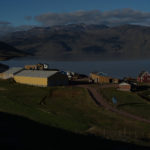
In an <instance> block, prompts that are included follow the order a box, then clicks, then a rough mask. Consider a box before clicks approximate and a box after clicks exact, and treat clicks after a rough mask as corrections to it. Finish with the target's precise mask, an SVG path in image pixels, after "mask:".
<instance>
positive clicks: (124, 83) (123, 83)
mask: <svg viewBox="0 0 150 150" xmlns="http://www.w3.org/2000/svg"><path fill="white" fill-rule="evenodd" d="M119 85H130V84H128V83H126V82H122V83H120V84H119Z"/></svg>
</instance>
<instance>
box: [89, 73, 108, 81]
mask: <svg viewBox="0 0 150 150" xmlns="http://www.w3.org/2000/svg"><path fill="white" fill-rule="evenodd" d="M90 78H91V79H92V80H93V81H94V82H95V83H110V78H109V77H105V76H99V75H96V74H93V73H91V74H90Z"/></svg>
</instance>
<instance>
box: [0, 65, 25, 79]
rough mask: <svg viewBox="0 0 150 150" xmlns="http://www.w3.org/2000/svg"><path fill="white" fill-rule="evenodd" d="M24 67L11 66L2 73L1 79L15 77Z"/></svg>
mask: <svg viewBox="0 0 150 150" xmlns="http://www.w3.org/2000/svg"><path fill="white" fill-rule="evenodd" d="M22 70H23V68H21V67H13V68H9V69H8V70H7V71H5V72H2V73H0V78H1V79H10V78H13V77H14V75H15V74H17V73H19V72H21V71H22Z"/></svg>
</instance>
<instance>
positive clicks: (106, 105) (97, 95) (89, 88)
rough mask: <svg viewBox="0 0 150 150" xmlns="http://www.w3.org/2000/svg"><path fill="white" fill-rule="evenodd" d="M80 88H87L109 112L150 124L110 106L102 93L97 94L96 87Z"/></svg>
mask: <svg viewBox="0 0 150 150" xmlns="http://www.w3.org/2000/svg"><path fill="white" fill-rule="evenodd" d="M78 86H79V87H83V88H86V89H87V90H88V91H89V93H90V95H91V97H92V98H93V100H94V101H95V102H96V103H97V104H98V105H101V106H103V107H104V108H105V109H107V110H109V111H112V112H115V113H118V114H120V115H122V116H125V117H128V118H132V119H135V120H138V121H142V122H146V123H150V120H147V119H144V118H142V117H139V116H136V115H132V114H130V113H127V112H124V111H121V110H118V109H116V108H114V107H112V106H111V105H109V104H108V103H107V102H106V100H105V99H104V98H103V97H102V95H101V94H100V93H98V92H97V89H96V88H94V87H91V86H89V85H78Z"/></svg>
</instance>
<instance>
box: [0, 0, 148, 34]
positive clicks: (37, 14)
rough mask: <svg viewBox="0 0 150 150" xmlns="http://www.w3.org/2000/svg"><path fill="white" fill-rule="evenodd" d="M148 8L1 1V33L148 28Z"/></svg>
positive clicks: (140, 4)
mask: <svg viewBox="0 0 150 150" xmlns="http://www.w3.org/2000/svg"><path fill="white" fill-rule="evenodd" d="M149 6H150V0H0V31H2V30H3V31H4V30H6V31H9V30H16V26H17V29H18V28H19V29H22V28H27V29H28V27H30V26H31V25H40V26H52V25H57V24H58V25H59V24H60V25H62V24H64V23H66V24H67V23H81V22H83V23H87V24H88V23H89V24H90V23H95V24H106V25H111V24H112V25H116V24H123V23H135V24H136V23H137V24H138V23H139V22H140V23H141V24H146V25H147V24H148V25H149V24H150V23H149V20H148V19H149V18H150V7H149ZM111 14H113V15H111ZM138 16H139V17H138ZM92 18H94V19H93V20H92ZM121 18H123V20H121V22H120V21H119V20H120V19H121ZM138 19H139V20H138ZM88 20H89V21H88ZM97 20H99V21H97Z"/></svg>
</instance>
